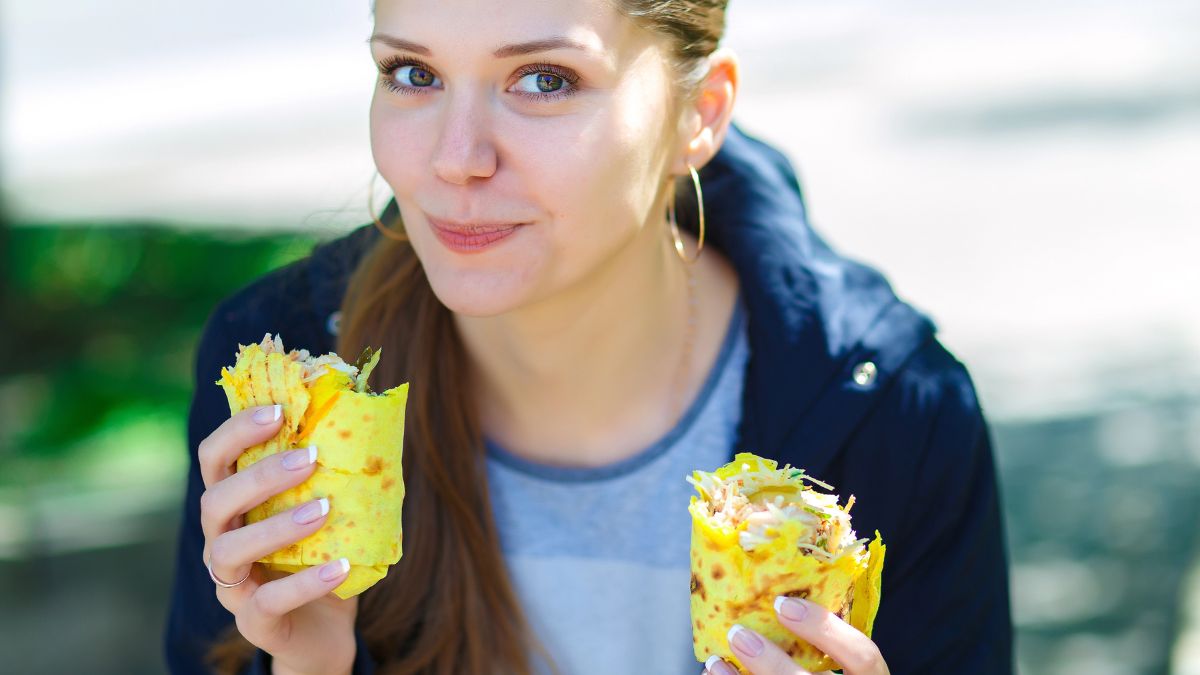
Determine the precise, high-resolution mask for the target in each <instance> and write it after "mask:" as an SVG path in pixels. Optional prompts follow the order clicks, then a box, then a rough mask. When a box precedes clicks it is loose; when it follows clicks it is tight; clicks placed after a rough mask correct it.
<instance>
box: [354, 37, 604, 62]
mask: <svg viewBox="0 0 1200 675" xmlns="http://www.w3.org/2000/svg"><path fill="white" fill-rule="evenodd" d="M367 42H368V43H371V42H382V43H383V44H385V45H387V46H389V47H394V48H395V49H403V50H405V51H410V52H415V53H417V54H422V55H424V56H433V52H432V51H430V50H429V48H428V47H426V46H424V45H419V44H417V43H415V42H410V41H408V40H405V39H403V38H398V37H395V36H392V35H386V34H384V33H375V34H374V35H372V36H371V37H369V38H367ZM552 49H578V50H580V51H584V52H590V51H592V50H591V49H590V48H589V47H587V46H586V45H584V44H583V43H581V42H578V41H576V40H572V39H571V38H568V37H551V38H545V39H543V40H531V41H529V42H518V43H516V44H511V45H504V46H503V47H501V48H499V49H497V50H496V51H494V52H492V55H493V56H495V57H496V58H498V59H506V58H510V57H513V56H522V55H524V54H533V53H536V52H547V51H550V50H552Z"/></svg>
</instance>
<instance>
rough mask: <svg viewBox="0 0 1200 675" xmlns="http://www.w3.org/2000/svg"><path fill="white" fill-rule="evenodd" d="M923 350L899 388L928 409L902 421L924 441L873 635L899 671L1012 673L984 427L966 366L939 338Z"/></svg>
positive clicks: (891, 549)
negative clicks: (921, 416)
mask: <svg viewBox="0 0 1200 675" xmlns="http://www.w3.org/2000/svg"><path fill="white" fill-rule="evenodd" d="M924 351H925V354H924V355H923V356H924V358H921V359H918V360H919V361H923V364H922V365H919V366H918V367H917V370H918V371H920V372H918V373H917V374H915V375H913V376H912V377H913V378H915V379H918V380H921V384H920V385H919V386H918V387H909V388H908V391H907V392H906V393H904V394H903V395H904V396H905V397H907V398H908V399H910V403H912V402H913V401H919V403H913V405H916V406H918V407H919V408H921V409H924V410H926V411H928V414H929V415H930V416H931V417H930V418H929V421H928V424H925V423H922V422H924V421H918V420H913V419H911V418H910V419H908V420H904V419H900V420H899V421H898V424H902V425H903V424H911V425H912V426H915V427H917V428H919V429H921V430H922V433H921V436H922V437H923V443H922V444H921V445H922V446H923V447H922V448H921V452H920V454H917V455H915V463H914V464H913V466H914V468H915V474H913V475H914V476H915V477H914V478H913V479H912V486H911V488H910V490H909V491H907V492H906V494H907V499H905V500H903V501H902V502H900V504H899V505H898V507H897V509H896V510H897V515H898V520H895V521H893V523H894V528H895V536H894V537H893V541H894V542H895V543H894V545H889V546H888V550H887V554H886V558H885V560H884V568H883V575H884V585H883V599H882V603H881V605H880V608H879V615H878V616H877V618H876V628H877V631H876V633H875V634H874V635H873V638H874V639H875V642H876V644H877V645H878V646H879V648H880V651H882V652H883V654H884V656H885V658H886V659H887V661H888V666H889V669H890V670H891V672H892V673H893V675H901V674H907V673H973V674H976V675H990V674H996V675H1000V674H1009V673H1012V672H1013V662H1012V661H1013V657H1012V618H1011V612H1010V607H1009V590H1008V588H1009V587H1008V563H1007V559H1006V544H1005V536H1004V529H1003V522H1002V517H1001V509H1000V495H999V492H998V486H997V477H996V470H995V464H994V460H993V456H992V445H991V440H990V434H989V430H988V425H987V423H986V421H985V419H984V417H983V412H982V410H981V409H980V406H979V404H978V401H977V399H976V394H975V389H974V386H973V385H972V383H971V379H970V376H969V375H968V374H967V371H966V369H965V368H964V367H963V366H962V364H961V363H959V362H958V361H957V360H955V359H954V358H953V357H952V356H951V355H950V354H949V352H947V351H945V349H944V348H943V347H942V346H941V345H940V344H939V343H937V342H936V341H934V342H932V343H931V344H930V345H929V347H928V348H927V349H926V350H924ZM927 366H931V368H930V369H926V367H927ZM902 388H903V387H902ZM914 389H917V390H918V391H915V392H914ZM901 408H902V409H903V408H904V406H901ZM892 428H893V429H895V428H896V427H895V426H893V427H892ZM892 478H893V479H895V478H897V476H893V477H892ZM864 536H866V535H864ZM885 543H886V540H885Z"/></svg>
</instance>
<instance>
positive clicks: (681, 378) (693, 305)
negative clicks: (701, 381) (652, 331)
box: [671, 263, 698, 421]
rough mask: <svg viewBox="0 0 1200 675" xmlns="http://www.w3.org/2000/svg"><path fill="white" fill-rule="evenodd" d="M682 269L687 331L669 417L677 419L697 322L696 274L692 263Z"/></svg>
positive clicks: (690, 359)
mask: <svg viewBox="0 0 1200 675" xmlns="http://www.w3.org/2000/svg"><path fill="white" fill-rule="evenodd" d="M683 267H684V270H685V271H686V272H687V295H688V300H687V304H688V308H687V309H688V312H687V331H686V333H685V334H684V339H683V349H682V350H681V352H682V353H681V355H680V359H679V367H678V370H677V371H676V373H675V384H674V387H672V391H673V393H674V396H673V397H672V398H673V399H674V404H673V405H672V410H671V415H672V417H671V419H672V420H673V421H674V420H678V419H679V418H680V416H681V415H683V411H684V406H686V405H687V398H686V397H687V393H688V387H687V385H688V373H689V372H690V369H689V368H688V366H689V365H690V364H691V362H692V348H693V343H694V342H695V338H696V323H697V314H698V309H697V298H696V274H695V272H694V271H693V270H692V267H693V265H692V264H689V263H684V264H683Z"/></svg>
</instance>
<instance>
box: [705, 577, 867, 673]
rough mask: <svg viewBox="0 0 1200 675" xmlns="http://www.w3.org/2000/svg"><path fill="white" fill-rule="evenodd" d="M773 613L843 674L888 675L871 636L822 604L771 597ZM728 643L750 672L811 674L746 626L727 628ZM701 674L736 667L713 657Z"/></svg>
mask: <svg viewBox="0 0 1200 675" xmlns="http://www.w3.org/2000/svg"><path fill="white" fill-rule="evenodd" d="M775 613H776V615H778V617H779V623H781V624H783V626H784V627H785V628H787V629H788V630H790V631H791V632H793V633H795V634H796V636H797V637H800V638H801V639H803V640H804V641H806V642H808V643H809V644H811V645H812V646H814V647H816V648H817V649H820V650H821V651H823V652H825V653H826V654H828V655H829V656H830V657H832V658H833V660H834V661H837V662H838V664H839V665H840V666H841V667H842V671H843V673H845V675H889V671H888V667H887V664H886V663H884V661H883V655H881V654H880V653H879V648H878V647H876V646H875V643H874V642H871V638H869V637H867V636H866V635H863V634H862V632H861V631H859V630H858V629H857V628H855V627H853V626H851V625H850V624H848V623H846V622H845V621H842V620H841V619H840V618H838V616H837V615H836V614H834V613H833V612H830V611H829V610H827V609H825V608H824V607H822V606H820V605H818V604H816V603H812V602H809V601H807V600H802V599H800V598H785V597H783V596H780V597H779V598H776V599H775ZM729 645H730V647H731V648H732V649H733V653H734V654H736V655H737V657H738V659H739V660H740V661H741V662H742V665H743V666H745V667H746V668H747V669H749V671H750V672H751V673H753V675H811V674H809V672H808V671H807V670H804V669H803V668H801V667H800V666H798V665H796V662H795V661H793V660H792V657H791V656H788V654H787V652H785V651H783V650H782V649H780V648H779V647H778V646H777V645H775V644H772V643H771V642H770V641H769V640H767V639H766V638H764V637H763V636H762V635H760V634H758V633H756V632H754V631H752V630H750V629H749V628H745V627H743V626H740V625H736V626H734V627H733V628H732V629H731V630H730V631H729ZM824 672H825V673H828V672H829V671H824ZM704 673H706V674H711V675H737V669H736V668H734V667H733V666H732V665H731V664H729V663H727V662H725V661H724V660H722V659H718V658H716V657H713V658H712V659H710V660H709V662H708V663H706V664H705V669H704Z"/></svg>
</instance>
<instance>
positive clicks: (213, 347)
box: [164, 301, 375, 675]
mask: <svg viewBox="0 0 1200 675" xmlns="http://www.w3.org/2000/svg"><path fill="white" fill-rule="evenodd" d="M227 302H228V301H227ZM227 302H226V303H222V304H221V305H219V306H218V307H217V309H216V310H215V311H214V312H213V314H212V316H210V317H209V320H208V322H207V324H206V325H205V328H204V331H203V334H202V336H201V338H200V343H199V347H198V348H197V353H196V360H195V390H194V392H193V395H192V401H191V407H190V409H189V413H188V434H187V437H188V456H189V461H188V477H187V490H186V498H185V500H184V503H183V514H182V521H181V524H180V528H179V535H178V542H177V547H176V557H175V576H174V580H173V582H172V588H171V599H170V605H169V609H168V614H167V620H166V630H165V634H164V638H165V642H164V647H165V652H166V653H165V656H166V663H167V667H168V669H169V671H170V672H171V673H173V674H175V675H200V674H201V673H210V672H212V671H211V669H210V667H209V666H208V665H207V663H206V662H205V659H204V657H205V654H206V652H207V651H208V649H209V647H211V646H212V644H213V643H214V641H215V640H216V639H217V638H218V637H219V635H220V634H221V633H222V632H223V631H224V630H225V629H226V628H227V627H229V626H230V625H232V624H233V623H234V619H233V615H232V614H230V613H229V612H228V611H227V610H226V609H225V608H224V607H222V606H221V603H220V602H218V600H217V596H216V593H215V591H214V585H213V582H212V580H211V579H209V577H208V570H207V568H206V567H205V565H204V561H203V560H202V559H201V554H202V552H203V550H204V534H203V532H202V531H201V528H200V495H201V494H202V493H203V492H204V482H203V480H202V478H201V476H200V464H199V459H198V456H197V449H198V448H199V445H200V441H201V440H202V439H204V438H206V437H207V436H208V435H209V434H211V433H212V431H213V430H214V429H216V428H217V427H218V426H220V424H221V423H222V422H224V421H225V420H226V419H228V418H229V404H228V401H227V399H226V398H225V394H224V392H223V391H222V390H221V388H220V387H219V386H217V385H216V384H215V381H216V379H217V377H218V375H219V373H220V370H221V367H222V366H224V365H228V364H229V361H230V359H231V358H232V357H233V355H234V354H235V353H236V352H237V344H238V340H239V339H240V340H241V341H242V342H243V344H244V343H246V341H247V340H253V339H255V338H253V337H252V336H253V335H254V331H255V330H256V328H255V327H254V326H251V325H243V324H245V322H242V321H237V322H235V321H233V320H232V319H231V318H230V316H231V314H230V312H229V311H228V309H227V307H226V304H227ZM235 326H237V327H236V328H235ZM243 329H244V330H243ZM243 333H244V334H243ZM264 333H265V330H264ZM262 334H263V333H259V337H260V338H261V336H262ZM355 637H356V640H357V642H358V646H359V649H358V654H357V656H356V657H355V664H354V670H353V673H354V675H370V674H372V673H374V671H375V664H374V663H373V662H372V660H371V658H370V655H369V652H368V651H367V650H366V649H365V645H364V644H363V642H362V637H361V635H360V634H359V633H358V631H357V630H356V631H355ZM248 672H250V673H255V674H261V675H267V674H269V673H270V672H271V667H270V656H269V655H268V654H266V653H264V652H263V651H262V650H257V654H256V656H255V659H254V660H253V662H252V663H251V664H250V665H249V669H248Z"/></svg>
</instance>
